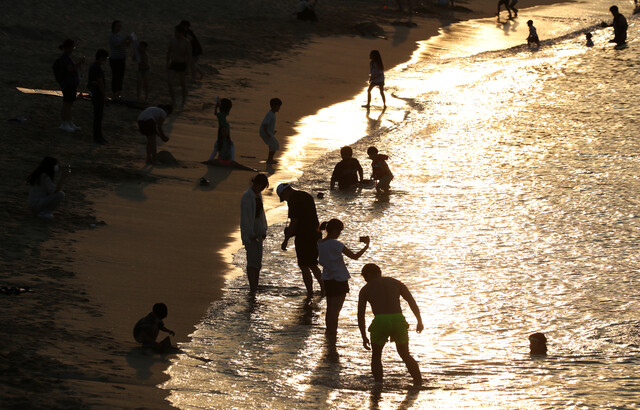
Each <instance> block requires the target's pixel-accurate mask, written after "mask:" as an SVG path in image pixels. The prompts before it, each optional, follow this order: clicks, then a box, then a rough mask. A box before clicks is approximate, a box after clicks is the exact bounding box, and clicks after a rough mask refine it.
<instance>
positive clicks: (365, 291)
mask: <svg viewBox="0 0 640 410" xmlns="http://www.w3.org/2000/svg"><path fill="white" fill-rule="evenodd" d="M362 276H363V277H364V280H365V281H366V282H367V284H366V285H364V286H363V287H362V289H360V295H359V296H358V328H359V329H360V334H361V335H362V345H363V346H364V348H365V349H366V350H372V353H371V372H372V373H373V379H374V381H375V383H376V387H382V349H383V348H384V345H385V344H386V343H387V341H388V340H391V341H392V342H395V344H396V350H397V351H398V354H399V355H400V358H401V359H402V361H403V362H404V364H405V365H406V366H407V369H408V370H409V373H410V374H411V377H412V378H413V385H414V386H415V387H419V386H421V385H422V374H421V373H420V367H419V366H418V362H416V360H415V359H414V358H413V357H412V356H411V354H410V353H409V324H408V323H407V321H406V320H405V318H404V315H403V314H402V308H401V307H400V296H402V298H403V299H404V300H406V301H407V303H409V307H410V308H411V311H412V312H413V314H414V315H415V316H416V319H418V325H417V328H416V331H417V332H418V333H420V332H422V330H423V329H424V325H423V324H422V318H421V316H420V309H419V308H418V304H417V303H416V301H415V300H414V299H413V296H412V295H411V292H409V289H408V288H407V286H406V285H405V284H404V283H402V282H400V281H399V280H397V279H394V278H390V277H383V276H382V272H381V270H380V268H379V267H378V265H376V264H373V263H368V264H366V265H364V267H363V268H362ZM367 303H369V304H370V305H371V310H372V311H373V314H374V315H375V317H374V319H373V321H372V322H371V325H370V326H369V333H370V335H371V340H369V338H368V337H367V332H366V321H365V313H366V310H367Z"/></svg>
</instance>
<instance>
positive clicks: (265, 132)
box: [260, 98, 282, 164]
mask: <svg viewBox="0 0 640 410" xmlns="http://www.w3.org/2000/svg"><path fill="white" fill-rule="evenodd" d="M269 106H270V107H271V109H270V110H269V111H267V114H266V115H265V116H264V119H263V120H262V123H261V124H260V138H262V140H263V141H264V143H265V144H267V146H268V147H269V154H268V155H267V164H276V163H277V161H276V160H274V159H273V157H274V156H275V155H276V151H278V149H280V144H279V143H278V140H277V139H276V113H277V112H278V111H280V107H282V100H280V99H279V98H272V99H271V101H269Z"/></svg>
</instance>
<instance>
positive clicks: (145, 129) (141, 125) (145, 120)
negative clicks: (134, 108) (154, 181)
mask: <svg viewBox="0 0 640 410" xmlns="http://www.w3.org/2000/svg"><path fill="white" fill-rule="evenodd" d="M172 111H173V107H171V106H170V105H163V104H161V105H159V106H157V107H149V108H147V109H146V110H144V111H142V112H141V113H140V115H139V116H138V130H139V131H140V134H142V135H144V136H145V137H147V164H155V163H156V159H157V158H156V157H157V152H156V149H157V148H156V136H159V137H160V138H162V141H164V142H167V141H169V137H167V136H166V135H165V134H164V131H163V130H162V123H163V122H164V120H165V119H166V118H167V117H168V116H169V115H171V112H172Z"/></svg>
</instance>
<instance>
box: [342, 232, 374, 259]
mask: <svg viewBox="0 0 640 410" xmlns="http://www.w3.org/2000/svg"><path fill="white" fill-rule="evenodd" d="M367 249H369V238H368V237H367V240H366V241H365V243H364V247H363V248H362V249H360V250H359V251H358V253H353V251H352V250H350V249H349V248H347V247H346V246H345V247H343V248H342V253H343V254H345V255H346V256H348V257H349V258H351V259H354V260H358V259H360V257H361V256H362V254H364V253H365V252H366V251H367Z"/></svg>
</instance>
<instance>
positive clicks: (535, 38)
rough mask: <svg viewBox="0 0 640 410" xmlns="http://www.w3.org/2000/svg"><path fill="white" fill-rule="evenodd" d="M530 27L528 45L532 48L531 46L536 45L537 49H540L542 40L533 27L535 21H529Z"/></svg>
mask: <svg viewBox="0 0 640 410" xmlns="http://www.w3.org/2000/svg"><path fill="white" fill-rule="evenodd" d="M527 26H529V37H527V45H528V46H529V47H531V44H533V43H535V44H536V46H537V47H540V39H539V38H538V31H537V30H536V28H535V27H534V26H533V20H529V21H527Z"/></svg>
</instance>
